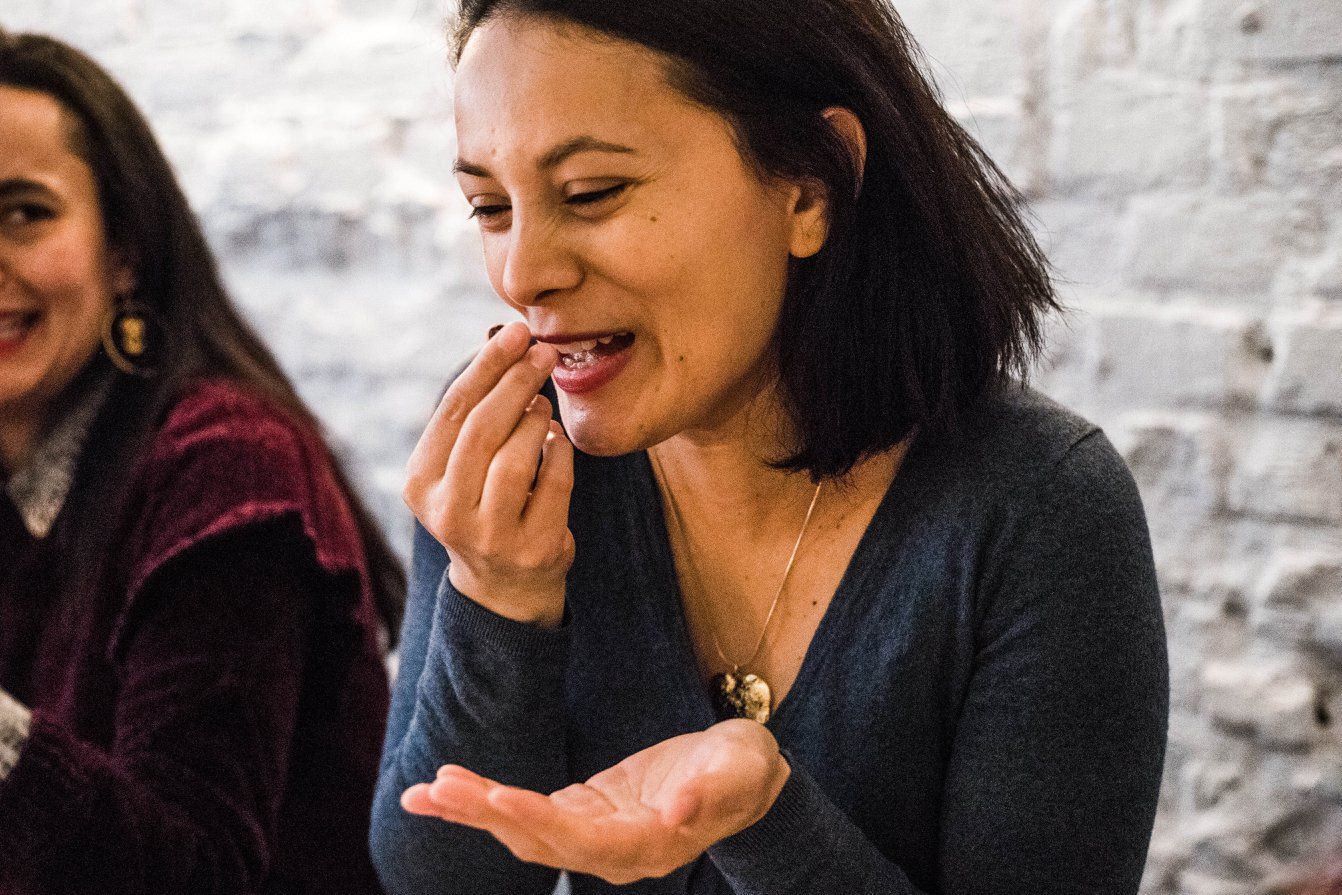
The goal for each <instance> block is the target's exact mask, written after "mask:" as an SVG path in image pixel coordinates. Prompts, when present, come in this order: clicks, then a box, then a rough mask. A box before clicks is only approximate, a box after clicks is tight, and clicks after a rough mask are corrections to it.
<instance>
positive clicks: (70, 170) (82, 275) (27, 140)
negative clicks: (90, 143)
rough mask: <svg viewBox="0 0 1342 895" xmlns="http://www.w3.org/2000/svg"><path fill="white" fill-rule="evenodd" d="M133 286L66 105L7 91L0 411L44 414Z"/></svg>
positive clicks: (1, 184) (1, 179)
mask: <svg viewBox="0 0 1342 895" xmlns="http://www.w3.org/2000/svg"><path fill="white" fill-rule="evenodd" d="M132 285H133V283H132V278H131V273H130V271H129V270H128V269H126V268H125V267H124V265H117V264H115V263H114V262H113V261H112V259H111V257H110V253H109V251H108V248H107V241H106V237H105V234H104V229H103V221H102V214H101V211H100V209H99V206H98V196H97V190H96V187H95V186H94V182H93V172H92V171H90V170H89V167H88V165H86V164H85V163H84V162H83V161H82V160H81V159H80V158H79V157H78V156H77V155H75V154H74V152H73V151H71V149H70V145H69V131H68V125H67V122H66V119H65V113H64V111H63V110H62V108H61V106H60V104H59V103H58V102H57V101H56V100H54V99H52V98H51V97H49V96H47V95H46V94H43V93H37V92H33V91H28V90H18V89H14V88H11V87H3V86H0V413H4V414H6V415H10V414H15V415H16V416H15V417H13V418H19V417H18V416H17V415H26V414H32V413H37V414H39V415H40V414H41V412H42V411H43V410H44V409H45V408H46V407H47V406H49V404H50V402H51V400H52V399H53V398H54V397H55V396H56V395H58V394H59V393H60V391H61V390H62V389H63V388H65V386H67V385H69V383H70V382H71V380H73V379H74V377H75V374H77V373H78V372H79V370H80V369H81V368H82V367H83V366H84V365H85V364H87V363H88V361H89V360H90V359H91V358H92V357H93V354H94V352H95V351H96V350H97V346H98V342H99V338H100V336H101V332H102V325H103V320H104V318H105V317H106V315H107V314H108V313H109V312H110V309H111V307H112V303H113V297H114V296H115V295H116V294H117V293H119V292H123V291H128V290H129V289H130V288H131V286H132ZM39 418H40V416H39Z"/></svg>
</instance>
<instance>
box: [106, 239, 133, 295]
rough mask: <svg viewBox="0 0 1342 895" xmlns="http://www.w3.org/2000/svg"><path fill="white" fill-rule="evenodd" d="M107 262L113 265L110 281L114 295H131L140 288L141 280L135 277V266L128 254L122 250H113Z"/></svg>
mask: <svg viewBox="0 0 1342 895" xmlns="http://www.w3.org/2000/svg"><path fill="white" fill-rule="evenodd" d="M107 260H108V263H109V264H110V265H111V269H110V276H109V279H110V281H111V282H110V285H111V287H112V294H113V295H116V296H121V295H130V294H131V293H132V292H134V291H135V289H136V287H137V286H139V282H138V279H139V278H138V277H136V276H135V265H134V264H133V263H132V262H131V260H130V258H128V257H127V253H126V252H123V251H121V250H120V249H113V250H112V252H111V256H110V257H109V258H108V259H107Z"/></svg>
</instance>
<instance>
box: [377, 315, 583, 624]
mask: <svg viewBox="0 0 1342 895" xmlns="http://www.w3.org/2000/svg"><path fill="white" fill-rule="evenodd" d="M530 341H531V340H530V333H529V331H528V330H527V327H526V325H525V324H523V323H512V324H509V325H508V326H505V327H504V328H503V329H502V330H500V331H499V332H498V333H497V334H496V335H495V336H494V337H493V338H491V339H490V340H489V341H488V342H487V343H486V344H485V347H484V348H483V349H482V350H481V351H480V353H479V354H478V355H476V357H475V360H473V361H472V362H471V364H470V366H468V367H467V368H466V369H465V371H464V372H462V374H461V375H460V376H458V377H457V379H456V381H455V382H453V383H452V385H451V386H450V387H449V388H448V390H447V393H446V394H445V395H444V396H443V400H442V401H441V402H440V403H439V405H438V409H437V411H436V412H435V413H434V415H433V419H431V420H430V421H429V425H428V427H427V428H426V429H425V430H424V434H423V436H421V437H420V440H419V444H418V445H416V447H415V451H414V453H413V454H412V455H411V457H410V463H409V469H408V474H407V479H406V486H405V492H404V496H405V502H406V503H407V504H408V505H409V507H410V509H411V510H412V511H413V512H414V514H415V516H416V518H418V519H419V521H420V522H421V523H422V524H423V525H424V527H425V528H426V529H428V531H429V533H430V534H432V535H433V536H434V537H435V538H436V539H437V540H438V542H439V543H441V544H442V545H443V547H445V548H446V549H447V553H448V557H449V558H450V560H451V565H450V566H449V567H448V578H449V579H450V580H451V582H452V585H453V586H454V587H455V588H456V589H457V590H459V591H461V593H462V594H464V595H466V596H467V597H469V598H470V599H472V600H474V601H475V602H477V603H479V604H481V605H482V606H484V607H485V608H487V609H489V610H490V611H492V612H496V613H498V614H499V615H502V616H504V617H506V618H510V619H513V620H515V621H520V622H525V623H527V624H535V625H540V626H542V627H558V626H559V624H560V622H561V621H562V619H563V615H564V581H565V576H566V575H567V574H568V569H569V566H570V565H572V564H573V556H574V544H573V534H572V533H571V532H570V531H569V529H568V506H569V495H570V493H571V492H572V489H573V446H572V445H571V444H570V443H569V441H568V438H567V437H565V435H564V433H563V430H562V429H561V428H560V426H559V424H558V423H557V422H554V421H552V419H551V405H550V402H549V400H548V399H546V398H545V397H544V396H543V395H540V394H539V391H540V389H541V386H542V385H544V384H545V380H546V379H547V378H548V377H549V375H550V372H551V371H552V370H553V369H554V366H555V363H556V361H557V360H558V357H559V356H558V354H557V352H556V351H555V349H554V348H553V347H551V346H549V345H545V344H535V345H531V344H530ZM538 460H539V469H538V468H537V462H538Z"/></svg>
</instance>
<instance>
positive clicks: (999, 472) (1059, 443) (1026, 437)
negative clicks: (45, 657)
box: [920, 383, 1135, 509]
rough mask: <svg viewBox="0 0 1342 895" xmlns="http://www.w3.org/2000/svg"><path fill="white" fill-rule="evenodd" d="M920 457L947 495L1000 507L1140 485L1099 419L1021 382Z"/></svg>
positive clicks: (983, 403)
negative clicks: (1076, 492) (1087, 490)
mask: <svg viewBox="0 0 1342 895" xmlns="http://www.w3.org/2000/svg"><path fill="white" fill-rule="evenodd" d="M920 455H921V458H922V460H923V464H922V465H923V467H924V469H925V473H926V474H927V475H928V476H930V477H931V478H934V479H936V480H938V481H939V483H940V485H941V488H940V489H939V490H941V491H942V492H943V493H944V492H953V493H957V494H960V495H976V496H978V497H980V498H988V499H990V500H991V501H992V503H994V504H996V505H997V507H998V508H999V509H1000V508H1002V507H1003V505H1004V504H1005V505H1006V506H1008V507H1015V508H1017V509H1024V508H1026V507H1034V506H1038V505H1039V504H1041V503H1043V502H1046V501H1047V500H1048V499H1049V498H1050V496H1051V495H1055V494H1057V493H1059V492H1067V491H1072V490H1074V489H1075V488H1078V487H1092V488H1096V489H1109V490H1117V491H1124V492H1128V491H1135V486H1134V485H1133V483H1132V476H1131V474H1130V473H1129V472H1128V469H1127V466H1126V464H1125V463H1124V462H1123V459H1122V457H1121V456H1120V455H1119V454H1118V452H1117V451H1116V450H1115V449H1114V447H1113V445H1112V444H1110V442H1109V440H1108V438H1107V437H1105V434H1104V432H1103V431H1102V430H1101V429H1100V428H1099V427H1098V426H1097V425H1095V424H1094V423H1092V422H1090V421H1089V420H1087V419H1085V418H1084V417H1083V416H1081V415H1080V414H1078V413H1076V412H1075V411H1073V410H1071V409H1069V408H1067V407H1064V406H1063V405H1061V404H1059V403H1057V402H1056V401H1054V400H1052V399H1051V398H1049V397H1047V396H1046V395H1044V394H1042V393H1041V392H1039V391H1036V390H1035V389H1033V388H1030V387H1028V386H1025V385H1021V384H1019V383H1013V384H1011V385H1009V386H1007V387H1004V388H1002V389H998V390H996V391H994V392H992V393H990V394H988V395H985V396H984V397H983V398H981V399H980V400H979V402H978V403H977V404H976V405H975V406H974V407H973V408H972V410H971V412H970V413H969V414H968V415H967V417H966V420H965V424H964V426H963V427H962V429H961V431H960V432H959V433H958V435H957V436H955V437H954V438H939V439H931V440H929V442H928V443H925V444H923V445H921V446H920ZM976 502H978V501H976Z"/></svg>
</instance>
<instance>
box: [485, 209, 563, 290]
mask: <svg viewBox="0 0 1342 895" xmlns="http://www.w3.org/2000/svg"><path fill="white" fill-rule="evenodd" d="M581 282H582V267H581V265H580V264H579V261H578V259H577V257H576V256H575V255H574V253H573V252H572V251H571V250H570V249H569V248H568V247H567V246H566V245H565V244H564V240H563V238H562V234H560V233H558V232H556V228H555V227H554V226H553V225H551V224H549V223H548V222H546V221H544V220H531V221H528V220H527V219H526V218H524V217H522V216H520V215H519V216H517V217H515V218H514V220H513V226H512V229H511V230H510V232H509V242H508V255H507V257H506V258H505V259H504V262H503V284H502V285H503V290H504V293H505V296H504V297H505V298H507V299H508V301H509V302H510V303H512V304H514V305H534V304H539V303H540V302H542V301H544V300H545V299H546V298H549V297H551V296H553V295H556V294H559V293H562V292H565V291H567V290H570V289H573V288H575V287H576V286H577V285H578V284H579V283H581Z"/></svg>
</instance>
